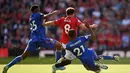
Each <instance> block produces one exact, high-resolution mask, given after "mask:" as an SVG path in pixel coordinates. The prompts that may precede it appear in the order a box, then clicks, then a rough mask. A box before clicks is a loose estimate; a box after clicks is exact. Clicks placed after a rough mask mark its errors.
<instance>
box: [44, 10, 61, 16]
mask: <svg viewBox="0 0 130 73" xmlns="http://www.w3.org/2000/svg"><path fill="white" fill-rule="evenodd" d="M58 13H60V11H59V10H55V11H53V12H50V13H48V14H45V15H44V18H48V17H50V16H52V15H55V14H58Z"/></svg>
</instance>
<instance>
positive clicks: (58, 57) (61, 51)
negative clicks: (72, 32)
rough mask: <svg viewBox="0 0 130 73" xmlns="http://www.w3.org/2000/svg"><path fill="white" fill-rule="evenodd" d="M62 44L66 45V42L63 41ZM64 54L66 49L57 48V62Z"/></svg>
mask: <svg viewBox="0 0 130 73" xmlns="http://www.w3.org/2000/svg"><path fill="white" fill-rule="evenodd" d="M62 46H65V44H63V43H62ZM64 55H65V49H64V50H56V52H55V57H56V62H57V61H58V60H59V59H60V58H62V57H64Z"/></svg>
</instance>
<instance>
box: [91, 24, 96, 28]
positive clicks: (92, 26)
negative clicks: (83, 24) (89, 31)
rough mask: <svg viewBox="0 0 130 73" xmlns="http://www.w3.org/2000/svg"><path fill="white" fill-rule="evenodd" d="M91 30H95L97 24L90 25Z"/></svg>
mask: <svg viewBox="0 0 130 73" xmlns="http://www.w3.org/2000/svg"><path fill="white" fill-rule="evenodd" d="M90 27H91V28H97V27H98V25H97V24H93V25H90Z"/></svg>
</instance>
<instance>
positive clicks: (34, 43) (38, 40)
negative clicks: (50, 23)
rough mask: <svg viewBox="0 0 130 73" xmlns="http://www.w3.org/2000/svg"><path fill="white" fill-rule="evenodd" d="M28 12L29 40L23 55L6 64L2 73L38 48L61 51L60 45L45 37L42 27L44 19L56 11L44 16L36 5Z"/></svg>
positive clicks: (55, 12)
mask: <svg viewBox="0 0 130 73" xmlns="http://www.w3.org/2000/svg"><path fill="white" fill-rule="evenodd" d="M30 10H31V12H32V14H31V16H30V20H29V22H30V25H31V38H30V40H29V42H28V45H27V47H26V49H25V51H24V52H23V54H22V55H20V56H17V57H16V58H15V59H14V60H12V61H11V62H10V63H8V64H7V65H6V66H5V67H4V68H3V73H7V71H8V69H9V68H10V67H12V66H13V65H15V64H16V63H18V62H20V61H22V60H24V59H25V58H26V57H27V56H28V55H30V54H31V53H33V52H35V51H36V50H37V49H38V48H39V47H44V48H56V49H57V50H61V49H63V48H62V45H61V44H60V43H59V42H58V41H56V40H54V39H51V38H47V37H46V33H45V27H44V26H43V25H42V24H43V23H44V19H45V18H46V17H49V16H51V15H54V14H57V13H58V11H54V12H51V13H49V14H46V15H44V14H43V13H41V12H40V9H39V6H37V5H33V6H31V8H30ZM60 48H61V49H60Z"/></svg>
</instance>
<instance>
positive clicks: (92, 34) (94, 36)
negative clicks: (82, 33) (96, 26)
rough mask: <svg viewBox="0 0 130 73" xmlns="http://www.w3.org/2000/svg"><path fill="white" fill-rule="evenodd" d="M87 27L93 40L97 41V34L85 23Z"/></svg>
mask: <svg viewBox="0 0 130 73" xmlns="http://www.w3.org/2000/svg"><path fill="white" fill-rule="evenodd" d="M85 26H86V27H87V28H88V31H89V32H90V34H91V38H92V39H93V40H95V39H96V35H95V33H94V32H93V30H92V28H91V27H90V26H89V24H88V23H85Z"/></svg>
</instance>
